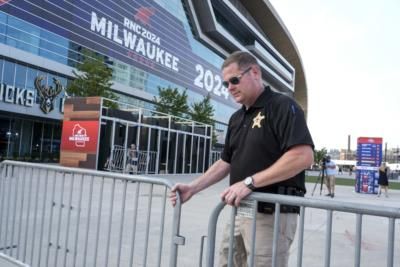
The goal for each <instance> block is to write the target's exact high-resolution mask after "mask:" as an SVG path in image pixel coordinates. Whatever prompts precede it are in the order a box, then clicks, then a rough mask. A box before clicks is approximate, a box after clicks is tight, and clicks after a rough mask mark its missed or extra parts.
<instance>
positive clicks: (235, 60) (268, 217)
mask: <svg viewBox="0 0 400 267" xmlns="http://www.w3.org/2000/svg"><path fill="white" fill-rule="evenodd" d="M222 74H223V78H224V85H225V86H226V87H227V88H228V90H229V92H230V94H231V95H232V97H233V98H234V99H235V101H236V102H238V103H240V104H242V105H243V106H242V108H241V109H239V110H238V111H237V112H235V113H234V114H233V115H232V117H231V118H230V120H229V126H228V132H227V136H226V142H225V147H224V151H223V153H222V156H221V159H220V160H218V161H217V162H215V163H214V164H213V165H212V166H211V167H210V168H209V169H208V170H207V171H206V172H205V173H204V174H203V175H201V176H200V177H198V178H197V179H195V180H194V181H192V182H191V183H190V184H176V185H175V187H174V188H173V189H172V190H171V191H172V193H171V196H170V199H171V201H172V204H173V205H174V204H175V203H176V194H175V192H176V191H179V192H180V196H181V199H182V202H186V201H187V200H189V199H190V198H191V197H192V196H193V195H194V194H196V193H197V192H199V191H201V190H203V189H205V188H206V187H208V186H210V185H212V184H214V183H216V182H218V181H220V180H221V179H223V178H224V177H226V176H227V175H228V174H229V175H230V186H229V187H228V188H226V189H225V190H224V191H223V192H222V193H221V198H222V199H223V201H225V202H226V203H227V204H229V205H235V206H239V204H240V201H241V200H242V199H243V198H245V197H246V196H247V195H249V194H250V193H251V192H253V191H257V192H268V193H276V194H286V195H298V196H302V195H304V193H305V190H306V189H305V182H304V177H305V175H304V169H306V168H307V167H309V166H311V164H312V163H313V146H314V145H313V141H312V138H311V135H310V133H309V130H308V128H307V125H306V121H305V118H304V113H303V111H302V110H301V108H300V107H299V106H298V104H297V103H296V102H295V101H294V100H293V99H291V98H289V97H287V96H285V95H282V94H279V93H275V92H273V91H272V90H271V89H270V88H269V87H264V86H263V82H262V76H261V69H260V67H259V65H258V63H257V61H256V59H255V58H254V57H253V56H252V55H251V54H249V53H247V52H240V51H238V52H235V53H233V54H232V55H230V56H229V57H228V58H227V59H226V60H225V61H224V64H223V65H222ZM257 209H258V212H257V215H256V223H257V225H256V229H257V233H256V253H255V266H270V265H271V254H272V236H273V222H274V210H273V209H274V205H271V204H268V203H260V205H259V206H258V207H257ZM297 213H298V209H297V208H296V207H291V206H286V207H282V209H281V217H280V231H279V234H280V236H279V240H278V248H277V249H278V252H277V263H278V266H287V263H288V258H289V247H290V245H291V242H292V240H293V238H294V234H295V231H296V227H297ZM236 221H237V225H236V231H235V232H236V233H239V235H238V236H236V237H235V240H236V241H237V242H236V250H235V254H236V255H235V257H234V266H246V260H247V253H246V251H250V247H251V245H250V244H251V227H252V226H251V224H252V219H251V218H248V217H247V216H246V215H240V207H239V215H238V217H237V219H236ZM226 232H227V231H226ZM228 240H229V239H228V238H227V235H225V237H224V240H223V242H222V247H221V254H220V266H226V264H227V251H228V250H227V248H228ZM240 244H243V246H244V247H243V246H242V247H241V246H240Z"/></svg>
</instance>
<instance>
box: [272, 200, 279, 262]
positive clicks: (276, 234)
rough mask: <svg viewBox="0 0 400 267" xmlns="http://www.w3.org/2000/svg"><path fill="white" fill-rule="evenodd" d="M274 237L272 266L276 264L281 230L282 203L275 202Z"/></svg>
mask: <svg viewBox="0 0 400 267" xmlns="http://www.w3.org/2000/svg"><path fill="white" fill-rule="evenodd" d="M274 216H275V218H274V238H273V241H272V267H275V266H276V255H277V250H278V239H279V230H280V217H281V205H280V203H275V214H274Z"/></svg>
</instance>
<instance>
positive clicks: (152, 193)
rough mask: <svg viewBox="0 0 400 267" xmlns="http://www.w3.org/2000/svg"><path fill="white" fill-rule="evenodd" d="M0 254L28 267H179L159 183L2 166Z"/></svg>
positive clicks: (173, 216) (174, 223) (171, 214)
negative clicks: (28, 266)
mask: <svg viewBox="0 0 400 267" xmlns="http://www.w3.org/2000/svg"><path fill="white" fill-rule="evenodd" d="M0 167H1V174H0V252H2V253H4V254H6V255H8V256H10V257H12V258H15V259H17V260H19V261H21V262H24V263H27V264H29V265H30V266H170V267H175V266H177V254H178V246H179V245H183V244H184V241H185V240H184V238H183V237H181V236H180V235H179V228H180V213H181V205H180V203H179V202H178V204H177V205H176V206H175V208H173V207H172V206H171V205H170V204H169V201H168V200H167V195H168V192H169V189H170V188H171V184H170V183H169V182H168V181H167V180H165V179H158V178H150V177H141V176H133V175H122V174H116V173H109V172H98V171H91V170H84V169H74V168H65V167H58V166H49V165H41V164H32V163H24V162H12V161H5V162H2V163H1V164H0Z"/></svg>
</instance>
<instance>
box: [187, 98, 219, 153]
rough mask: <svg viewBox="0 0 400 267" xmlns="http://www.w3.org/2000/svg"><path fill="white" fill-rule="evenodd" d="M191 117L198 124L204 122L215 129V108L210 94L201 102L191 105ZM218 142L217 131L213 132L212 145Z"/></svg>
mask: <svg viewBox="0 0 400 267" xmlns="http://www.w3.org/2000/svg"><path fill="white" fill-rule="evenodd" d="M191 108H192V110H191V115H192V120H194V121H197V122H202V123H205V124H208V125H211V126H212V127H213V128H214V126H215V122H214V119H213V118H214V111H215V110H214V107H213V106H212V105H211V96H210V94H208V95H207V96H205V97H204V99H203V100H202V101H200V102H195V103H193V104H192V105H191ZM216 142H217V135H216V133H215V130H214V131H213V132H212V145H215V143H216Z"/></svg>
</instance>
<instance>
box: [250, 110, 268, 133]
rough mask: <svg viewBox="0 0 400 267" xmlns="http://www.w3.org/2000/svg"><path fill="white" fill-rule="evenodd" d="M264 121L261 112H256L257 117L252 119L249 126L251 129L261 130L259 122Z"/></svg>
mask: <svg viewBox="0 0 400 267" xmlns="http://www.w3.org/2000/svg"><path fill="white" fill-rule="evenodd" d="M263 119H265V116H264V115H261V111H260V112H258V114H257V116H256V117H255V118H254V119H253V125H252V126H251V128H252V129H254V127H258V128H261V121H262V120H263Z"/></svg>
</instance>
